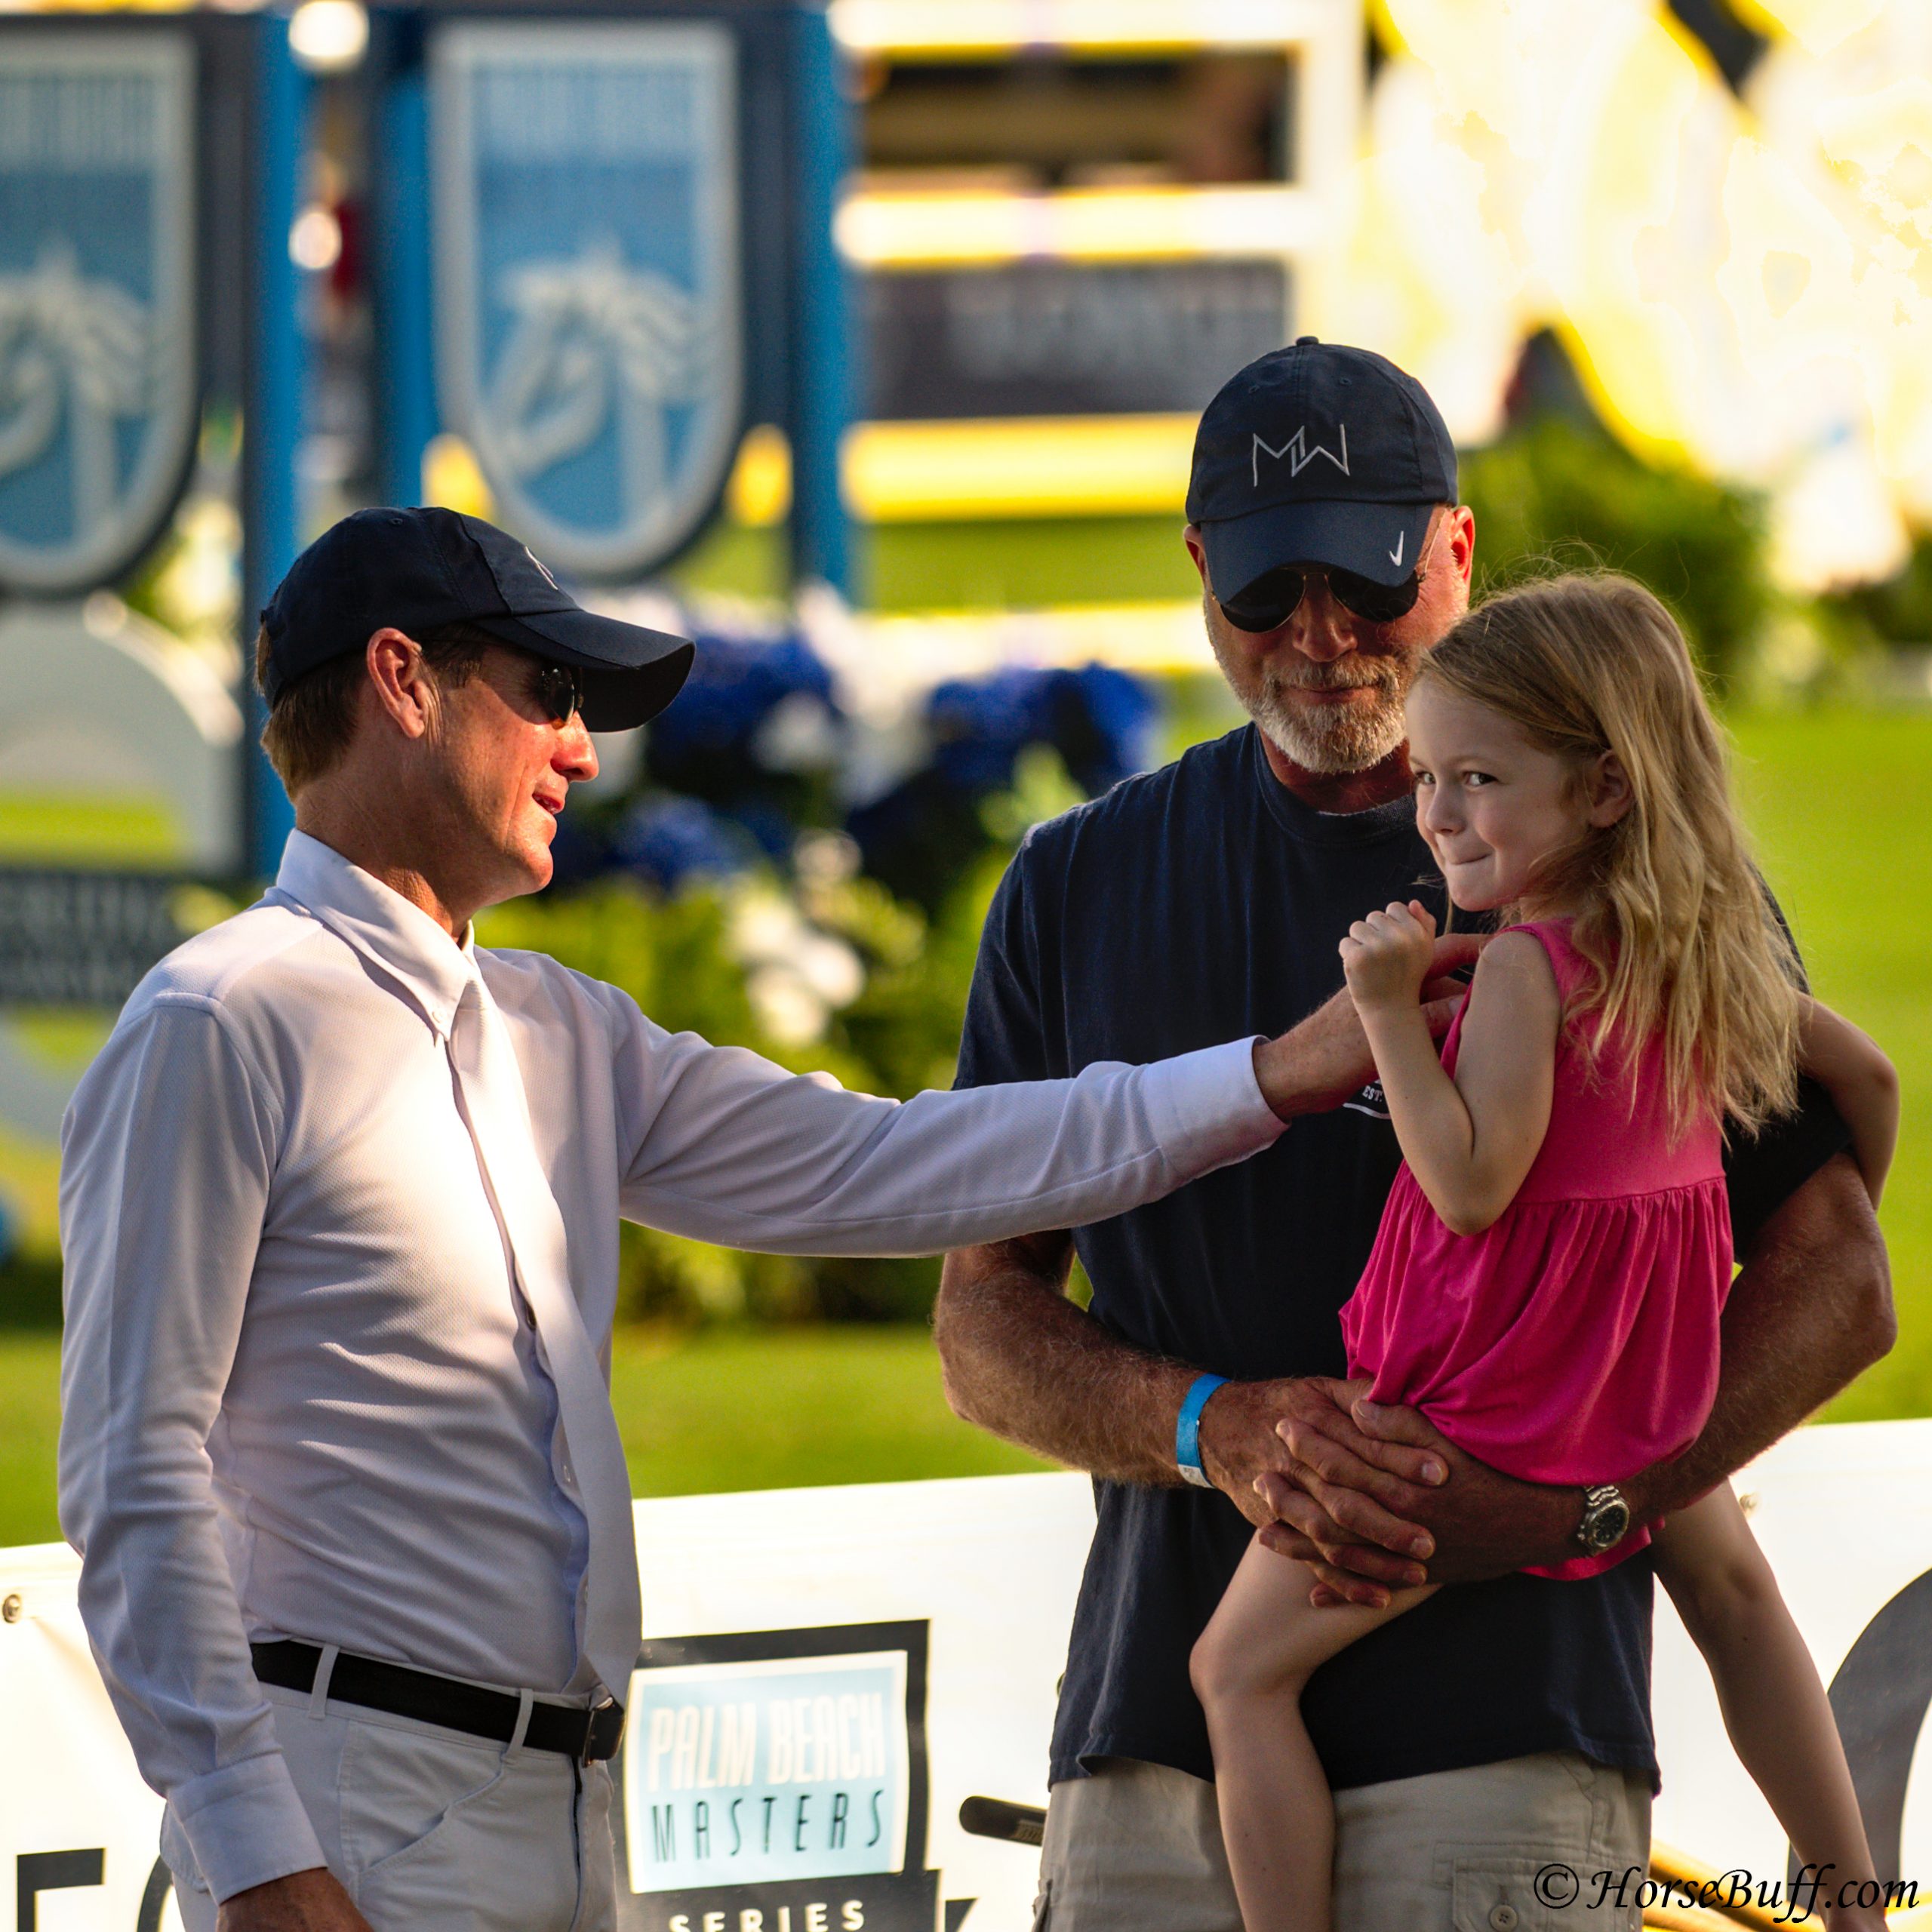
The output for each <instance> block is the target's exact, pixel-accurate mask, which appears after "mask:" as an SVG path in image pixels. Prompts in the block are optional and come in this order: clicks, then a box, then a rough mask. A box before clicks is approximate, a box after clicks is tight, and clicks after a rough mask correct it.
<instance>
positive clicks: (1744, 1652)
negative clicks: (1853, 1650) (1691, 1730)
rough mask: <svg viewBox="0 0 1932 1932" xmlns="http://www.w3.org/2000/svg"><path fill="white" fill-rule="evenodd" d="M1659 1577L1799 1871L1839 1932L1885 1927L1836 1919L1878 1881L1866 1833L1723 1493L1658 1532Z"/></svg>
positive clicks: (1783, 1615)
mask: <svg viewBox="0 0 1932 1932" xmlns="http://www.w3.org/2000/svg"><path fill="white" fill-rule="evenodd" d="M1656 1555H1657V1575H1658V1576H1659V1577H1660V1578H1661V1579H1662V1580H1663V1586H1664V1588H1665V1589H1667V1590H1669V1592H1670V1597H1671V1601H1672V1602H1673V1603H1674V1604H1676V1606H1677V1613H1678V1615H1679V1616H1680V1617H1682V1618H1683V1620H1684V1628H1685V1629H1687V1630H1688V1631H1689V1632H1690V1635H1691V1638H1692V1639H1693V1641H1694V1642H1695V1643H1696V1644H1697V1647H1698V1649H1699V1650H1700V1651H1703V1654H1704V1660H1705V1662H1706V1663H1708V1664H1709V1666H1710V1669H1711V1675H1712V1678H1713V1679H1714V1680H1715V1682H1716V1684H1717V1691H1718V1703H1719V1705H1720V1706H1721V1707H1722V1709H1723V1711H1724V1728H1725V1729H1726V1730H1727V1731H1728V1732H1729V1733H1730V1741H1731V1743H1732V1745H1733V1746H1734V1748H1735V1749H1736V1750H1737V1755H1738V1756H1739V1758H1740V1759H1742V1761H1743V1764H1744V1768H1745V1769H1746V1770H1748V1771H1749V1773H1750V1774H1751V1776H1752V1780H1753V1781H1754V1782H1755V1783H1756V1785H1757V1787H1758V1789H1759V1790H1760V1791H1761V1792H1763V1793H1764V1797H1765V1799H1766V1801H1767V1802H1768V1803H1769V1804H1770V1807H1771V1809H1772V1810H1774V1812H1776V1813H1777V1819H1778V1823H1780V1824H1781V1825H1782V1826H1783V1827H1784V1828H1785V1831H1786V1833H1787V1834H1788V1835H1789V1838H1790V1839H1791V1841H1792V1844H1794V1845H1795V1847H1797V1850H1798V1857H1799V1858H1800V1859H1801V1860H1804V1861H1805V1862H1806V1863H1810V1864H1812V1865H1814V1866H1823V1867H1825V1868H1826V1879H1825V1883H1824V1887H1823V1890H1822V1891H1821V1893H1820V1902H1821V1903H1823V1904H1824V1905H1825V1906H1826V1918H1827V1921H1828V1922H1829V1924H1830V1925H1831V1927H1832V1932H1847V1928H1850V1927H1860V1926H1869V1927H1872V1928H1873V1929H1874V1932H1876V1928H1878V1927H1882V1926H1883V1925H1884V1913H1883V1912H1882V1911H1881V1910H1878V1909H1872V1910H1869V1911H1866V1910H1860V1909H1858V1908H1857V1907H1847V1908H1845V1909H1838V1907H1837V1906H1835V1903H1834V1901H1835V1899H1836V1898H1837V1897H1838V1887H1840V1886H1841V1885H1842V1884H1847V1883H1850V1884H1853V1885H1854V1886H1855V1885H1857V1884H1858V1883H1860V1881H1864V1880H1866V1879H1869V1878H1872V1877H1874V1876H1875V1873H1874V1872H1873V1871H1872V1849H1871V1847H1870V1845H1869V1844H1868V1843H1867V1842H1866V1836H1865V1822H1864V1820H1863V1818H1862V1817H1860V1815H1859V1810H1858V1798H1857V1794H1856V1793H1855V1792H1854V1790H1853V1789H1852V1783H1851V1772H1850V1768H1849V1767H1847V1764H1846V1763H1845V1757H1844V1746H1843V1745H1842V1744H1841V1743H1840V1742H1839V1740H1838V1725H1837V1723H1836V1721H1835V1720H1834V1719H1833V1718H1832V1707H1831V1706H1830V1704H1829V1703H1828V1702H1827V1701H1826V1697H1825V1688H1824V1686H1823V1684H1821V1683H1820V1681H1819V1680H1818V1670H1817V1666H1816V1665H1815V1664H1814V1663H1813V1662H1812V1661H1811V1653H1810V1651H1809V1650H1807V1648H1806V1647H1805V1644H1804V1638H1802V1637H1801V1636H1800V1635H1798V1626H1797V1625H1796V1624H1795V1623H1793V1622H1792V1619H1791V1612H1790V1611H1789V1610H1788V1609H1786V1607H1785V1601H1784V1597H1783V1594H1782V1592H1780V1590H1779V1589H1778V1585H1777V1578H1776V1577H1774V1576H1773V1575H1772V1574H1771V1566H1770V1564H1768V1563H1767V1562H1766V1561H1764V1552H1763V1551H1762V1550H1761V1549H1759V1548H1758V1540H1757V1538H1756V1537H1754V1536H1753V1535H1752V1534H1751V1527H1750V1525H1749V1524H1748V1523H1746V1521H1745V1520H1744V1512H1743V1510H1742V1509H1740V1508H1739V1507H1738V1504H1737V1497H1735V1496H1734V1495H1733V1494H1731V1489H1730V1484H1728V1483H1720V1484H1718V1487H1716V1488H1715V1489H1714V1490H1712V1491H1711V1493H1710V1494H1709V1495H1708V1496H1706V1497H1704V1498H1703V1500H1701V1501H1700V1502H1697V1503H1693V1504H1692V1505H1691V1506H1690V1508H1689V1509H1685V1510H1683V1511H1681V1512H1679V1513H1678V1515H1675V1516H1672V1517H1671V1518H1669V1520H1668V1521H1666V1522H1665V1523H1664V1524H1663V1525H1662V1526H1661V1527H1660V1528H1659V1529H1658V1531H1657V1535H1656Z"/></svg>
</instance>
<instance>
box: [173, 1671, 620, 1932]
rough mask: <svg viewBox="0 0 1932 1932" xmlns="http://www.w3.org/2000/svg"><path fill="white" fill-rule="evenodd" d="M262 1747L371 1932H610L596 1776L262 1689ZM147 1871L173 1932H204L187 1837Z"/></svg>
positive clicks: (210, 1906) (547, 1754)
mask: <svg viewBox="0 0 1932 1932" xmlns="http://www.w3.org/2000/svg"><path fill="white" fill-rule="evenodd" d="M262 1694H263V1697H266V1699H267V1700H268V1701H269V1704H270V1706H272V1709H273V1711H274V1715H275V1736H276V1738H277V1739H278V1740H279V1742H280V1743H281V1749H282V1755H283V1756H284V1758H286V1760H287V1761H288V1768H289V1770H290V1773H291V1774H292V1776H293V1777H294V1780H295V1789H296V1790H297V1792H298V1793H299V1794H300V1796H301V1799H302V1803H303V1807H304V1809H305V1810H306V1811H307V1812H308V1814H309V1821H310V1822H311V1823H312V1824H313V1825H314V1826H315V1835H316V1836H317V1837H318V1838H320V1839H321V1844H322V1856H323V1857H325V1859H327V1860H328V1865H329V1869H330V1870H331V1871H332V1872H334V1874H335V1875H336V1876H337V1878H340V1880H341V1881H342V1882H343V1884H344V1886H346V1887H347V1889H348V1892H349V1897H351V1898H352V1900H355V1903H356V1905H357V1906H358V1907H359V1908H360V1909H361V1912H362V1915H363V1916H364V1917H365V1918H367V1919H368V1921H369V1923H370V1924H371V1926H372V1927H374V1932H611V1927H612V1926H613V1925H614V1922H615V1911H616V1902H615V1897H614V1883H615V1878H616V1870H617V1868H616V1865H615V1863H614V1858H613V1854H612V1841H611V1820H610V1806H611V1774H610V1767H608V1765H605V1764H591V1765H587V1766H585V1767H583V1769H582V1770H581V1771H580V1772H577V1775H576V1776H575V1777H573V1771H574V1770H575V1768H576V1767H574V1766H573V1765H572V1764H571V1761H570V1760H569V1759H568V1758H566V1757H564V1756H563V1755H561V1753H559V1752H555V1751H529V1750H520V1749H519V1750H514V1751H513V1750H511V1749H508V1748H506V1746H503V1745H501V1744H492V1743H488V1741H487V1740H484V1739H481V1738H476V1737H465V1736H463V1734H461V1733H460V1732H458V1731H453V1730H444V1729H442V1728H441V1727H440V1726H439V1725H435V1724H418V1723H417V1722H415V1721H414V1720H413V1719H411V1718H399V1717H392V1716H390V1715H388V1714H387V1713H386V1712H381V1711H371V1710H365V1709H363V1708H362V1707H361V1706H359V1705H356V1704H344V1703H323V1704H322V1705H321V1706H320V1707H319V1708H316V1707H313V1706H312V1700H310V1699H309V1698H308V1697H306V1696H303V1695H301V1694H298V1693H297V1692H295V1691H293V1690H278V1689H276V1688H275V1687H272V1686H264V1687H263V1692H262ZM161 1855H162V1857H163V1858H164V1859H165V1860H166V1861H167V1863H168V1869H169V1870H170V1871H171V1872H172V1873H173V1874H174V1898H175V1903H176V1905H177V1907H178V1909H180V1914H181V1922H182V1924H183V1927H184V1928H185V1932H214V1924H215V1901H214V1899H213V1898H212V1897H211V1896H210V1895H209V1893H208V1887H207V1886H206V1884H204V1883H203V1882H202V1876H201V1874H200V1872H198V1870H197V1869H195V1856H194V1854H193V1853H192V1851H191V1850H189V1846H188V1840H187V1836H186V1833H185V1832H183V1830H182V1829H181V1827H180V1824H179V1823H177V1820H176V1819H175V1817H174V1814H173V1812H172V1811H168V1812H165V1813H164V1814H162V1828H161Z"/></svg>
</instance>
